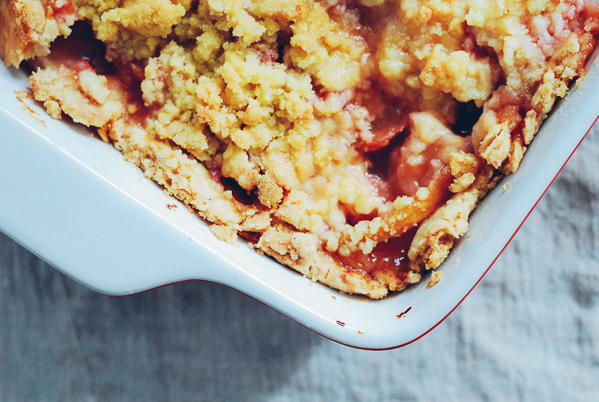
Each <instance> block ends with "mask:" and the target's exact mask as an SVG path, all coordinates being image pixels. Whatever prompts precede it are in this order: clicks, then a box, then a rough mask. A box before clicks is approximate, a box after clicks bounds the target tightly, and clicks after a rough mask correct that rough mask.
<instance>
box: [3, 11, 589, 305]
mask: <svg viewBox="0 0 599 402" xmlns="http://www.w3.org/2000/svg"><path fill="white" fill-rule="evenodd" d="M0 22H1V25H0V41H1V42H0V52H1V53H0V55H1V56H2V58H3V59H4V61H5V62H6V63H7V64H8V65H14V66H19V65H20V64H21V65H23V66H25V68H27V69H28V70H29V71H31V77H30V88H31V90H32V91H33V94H34V97H35V99H36V100H37V101H39V102H41V103H43V105H44V106H45V108H46V109H47V111H48V113H49V114H50V116H52V117H53V118H56V119H60V118H63V117H64V116H65V115H66V116H68V117H69V118H70V119H72V120H73V121H75V122H77V123H81V124H84V125H86V126H89V127H94V128H96V129H97V132H98V134H99V136H100V137H101V138H102V139H103V140H104V141H110V142H112V143H113V144H114V146H115V147H116V148H117V149H118V150H120V151H121V152H122V153H123V154H124V156H125V158H126V159H127V160H128V161H130V162H132V163H134V164H136V165H137V166H139V167H140V168H141V169H143V171H144V172H145V175H146V176H147V177H148V178H150V179H152V180H154V181H155V182H156V183H158V184H159V185H161V186H163V187H164V188H165V189H166V190H167V191H168V192H169V193H170V194H172V195H173V196H174V197H176V198H178V199H180V200H181V201H183V202H185V203H186V204H187V205H188V206H189V207H190V209H191V210H193V211H194V212H195V213H197V214H198V215H199V216H201V217H202V218H204V219H206V220H207V221H208V222H209V223H210V224H211V228H212V232H213V233H214V234H215V235H216V236H217V237H218V238H219V239H222V240H224V241H230V242H234V241H236V239H237V238H238V236H242V237H243V238H245V239H246V240H247V243H248V244H249V246H250V247H252V248H254V249H255V250H256V251H257V252H259V253H262V254H266V255H268V256H271V257H273V258H275V259H276V260H278V261H279V262H281V263H282V264H284V265H287V266H289V267H291V268H293V269H295V270H297V271H299V272H300V273H302V274H303V275H305V276H307V277H309V278H312V279H314V280H317V281H319V282H322V283H324V284H327V285H329V286H331V287H333V288H336V289H339V290H341V291H344V292H349V293H357V294H364V295H367V296H369V297H372V298H381V297H384V296H385V295H387V294H388V292H389V291H399V290H402V289H404V288H405V287H406V286H408V285H409V284H413V283H416V282H418V281H420V279H421V275H422V273H423V272H424V271H425V270H427V269H435V268H437V267H438V266H439V265H440V264H441V263H442V262H443V260H444V259H445V258H446V257H447V255H448V253H449V251H450V249H451V247H452V246H453V243H454V241H455V240H456V239H458V238H459V237H460V236H462V235H463V234H464V233H465V232H466V230H467V228H468V217H469V215H470V213H471V212H472V210H473V209H474V208H475V207H476V205H477V203H478V202H479V201H480V200H481V198H482V197H484V195H485V194H486V193H487V191H488V190H489V189H491V188H492V187H494V185H495V183H496V182H497V180H498V179H499V178H501V177H502V176H503V175H505V174H509V173H511V172H514V171H515V170H516V169H517V168H518V166H519V164H520V161H521V159H522V157H523V155H524V153H525V151H526V147H527V146H528V144H529V143H530V142H531V141H532V139H533V137H534V135H535V133H536V132H537V130H538V128H539V125H540V124H541V122H542V121H543V119H545V117H546V116H547V113H549V112H550V110H551V109H552V107H553V104H554V102H555V100H556V98H557V97H563V96H564V95H565V94H566V92H567V90H568V88H569V86H570V85H571V84H572V83H573V82H574V81H575V80H576V79H578V78H581V77H584V75H585V74H586V70H585V63H586V62H587V59H588V57H589V55H590V54H591V52H592V50H593V46H594V44H595V36H596V35H597V34H599V7H598V6H597V5H596V3H595V2H593V1H592V0H566V1H550V0H528V1H524V0H521V1H515V0H506V1H503V2H491V1H488V2H487V1H473V0H457V1H452V2H441V1H436V0H404V1H402V0H322V1H317V2H313V1H308V0H262V1H258V0H255V1H241V0H199V1H198V0H172V1H171V0H151V1H143V2H142V1H140V0H111V1H108V0H73V1H72V2H71V1H69V0H55V1H40V0H0ZM23 60H26V62H24V63H21V62H22V61H23Z"/></svg>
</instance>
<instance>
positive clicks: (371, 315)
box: [0, 52, 599, 349]
mask: <svg viewBox="0 0 599 402" xmlns="http://www.w3.org/2000/svg"><path fill="white" fill-rule="evenodd" d="M596 53H597V52H595V54H594V58H592V59H591V60H594V59H595V58H596ZM595 64H596V62H593V61H591V62H589V66H591V65H592V68H590V72H589V74H588V76H587V77H586V79H585V80H584V82H583V83H582V85H581V86H580V87H575V88H573V89H572V91H571V92H570V94H569V95H568V97H567V98H566V99H565V100H563V101H562V102H560V103H559V104H558V106H557V107H556V109H555V110H554V112H553V113H552V114H551V115H550V117H549V118H548V119H547V121H546V122H545V123H544V124H543V126H542V128H541V130H540V131H539V133H538V134H537V137H536V138H535V140H534V142H533V143H532V145H531V146H530V148H529V150H528V152H527V153H526V155H525V157H524V160H523V162H522V165H521V167H520V169H519V170H518V171H517V172H516V173H515V174H513V175H511V176H509V177H507V178H506V179H504V181H503V182H501V183H499V185H498V188H496V189H495V190H494V191H492V192H491V193H490V194H489V195H488V196H487V197H486V198H485V199H484V200H483V202H482V204H481V205H480V206H479V207H478V208H477V209H476V211H475V212H474V213H473V215H472V218H471V224H470V229H469V231H468V233H467V234H466V236H464V238H463V239H461V240H460V241H459V242H458V243H457V245H456V247H455V249H454V250H453V251H452V253H451V255H450V257H449V258H448V259H447V260H446V262H445V263H444V264H443V265H442V266H441V267H440V268H439V269H440V270H441V271H443V274H444V275H443V277H442V280H441V282H440V283H439V284H437V286H435V287H433V288H431V289H426V284H427V282H428V280H427V278H426V277H425V278H424V280H423V281H422V282H421V283H420V284H418V285H415V286H412V287H410V288H408V289H407V290H405V291H404V292H401V293H399V294H394V295H391V296H390V297H387V298H386V299H383V300H379V301H371V300H368V299H366V298H362V297H355V296H349V295H345V294H341V293H339V292H336V291H334V290H331V289H329V288H328V287H326V286H323V285H320V284H317V283H313V282H312V281H310V280H308V279H306V278H304V277H302V276H301V275H299V274H297V273H296V272H294V271H292V270H290V269H288V268H286V267H283V266H281V265H279V264H278V263H276V262H274V261H273V260H271V259H269V258H267V257H263V256H260V255H258V254H256V253H255V252H254V251H253V250H251V249H249V248H248V247H247V246H246V245H244V244H241V243H240V245H239V246H238V247H235V246H232V245H229V244H227V243H224V242H221V241H218V240H217V239H216V238H215V237H214V236H213V235H212V234H211V232H210V231H209V230H208V227H207V225H206V224H205V223H204V222H203V221H202V220H201V219H199V218H198V217H197V216H195V215H194V214H192V213H190V212H189V211H188V210H187V209H186V208H185V207H184V206H183V205H182V204H181V203H179V202H178V201H176V200H174V199H173V198H170V197H169V196H167V195H165V194H164V193H163V191H162V189H161V188H159V187H158V186H157V185H155V184H154V183H152V182H150V181H149V180H147V179H146V178H145V177H144V176H143V173H142V172H141V171H140V170H139V169H137V168H136V167H134V166H133V165H131V164H129V163H127V162H125V161H124V160H123V157H122V155H121V154H120V153H119V152H118V151H116V150H115V149H113V148H112V147H111V146H110V145H109V144H106V143H103V142H102V141H100V140H99V139H98V138H97V137H94V136H93V135H92V134H91V132H89V131H87V130H86V129H84V128H82V127H80V126H77V125H74V124H72V123H69V122H68V121H57V120H53V119H51V118H50V117H48V116H47V115H46V113H45V112H44V110H43V109H42V108H41V107H40V105H38V104H37V103H36V102H34V101H32V100H31V99H28V98H26V97H24V95H25V93H24V92H22V91H25V90H26V88H27V77H26V74H25V73H24V72H22V71H19V70H16V69H7V68H6V67H5V66H4V65H3V64H2V63H0V230H2V231H3V232H5V233H6V234H8V235H9V236H11V237H12V238H14V239H15V240H16V241H18V242H19V243H21V244H22V245H24V246H25V247H27V248H28V249H30V250H31V251H33V252H34V253H36V254H37V255H38V256H40V257H41V258H43V259H44V260H46V261H47V262H48V263H50V264H52V265H53V266H55V267H56V268H57V269H59V270H60V271H62V272H63V273H65V274H66V275H68V276H70V277H72V278H73V279H75V280H76V281H78V282H80V283H82V284H84V285H85V286H88V287H90V288H91V289H94V290H96V291H98V292H102V293H105V294H109V295H129V294H133V293H136V292H141V291H144V290H147V289H152V288H155V287H157V286H162V285H166V284H170V283H174V282H180V281H186V280H205V281H210V282H217V283H221V284H224V285H227V286H230V287H232V288H234V289H237V290H239V291H241V292H243V293H245V294H247V295H248V296H250V297H253V298H255V299H257V300H260V301H261V302H263V303H265V304H267V305H268V306H271V307H272V308H274V309H275V310H277V311H279V312H281V313H282V314H284V315H286V316H288V317H289V318H291V319H293V320H295V321H297V322H299V323H301V324H302V325H304V326H306V327H308V328H310V329H312V330H314V331H315V332H317V333H319V334H322V335H323V336H325V337H327V338H330V339H332V340H334V341H337V342H340V343H343V344H346V345H350V346H354V347H359V348H367V349H385V348H393V347H399V346H403V345H406V344H408V343H410V342H413V341H414V340H416V339H418V338H420V337H422V336H423V335H424V334H426V333H427V332H429V331H430V330H431V329H432V328H434V327H435V326H437V325H438V324H439V323H440V322H442V321H443V319H445V318H446V317H447V316H448V315H449V314H450V313H451V312H452V311H453V310H454V309H455V308H456V307H457V306H458V305H459V303H460V302H461V301H462V300H463V299H464V298H465V297H466V296H467V295H468V293H469V292H470V291H471V290H472V289H473V288H474V287H475V286H476V284H477V283H478V282H479V281H480V280H481V279H482V277H483V276H484V275H485V273H486V272H487V270H488V269H489V268H490V267H491V265H492V264H493V262H494V261H495V260H496V259H497V257H498V256H499V254H500V253H501V251H502V250H503V249H504V248H505V246H506V245H507V243H509V241H510V240H511V238H512V237H513V236H514V234H515V233H516V231H517V230H518V228H519V227H520V226H521V224H522V223H523V221H524V220H525V219H526V217H527V216H528V214H529V213H530V211H531V210H532V209H533V208H534V206H535V205H536V203H537V202H538V200H539V199H540V198H541V197H542V195H543V194H544V192H545V191H546V190H547V188H548V187H549V185H550V184H551V182H552V181H553V179H554V178H555V176H556V175H557V174H558V173H559V171H560V169H561V168H562V167H563V166H564V164H565V163H566V162H567V160H568V158H569V157H570V155H571V154H572V153H573V152H574V150H575V149H576V147H577V146H578V145H579V144H580V142H581V141H582V139H583V138H584V136H585V135H586V133H587V132H588V131H589V129H590V127H591V126H592V124H593V123H594V121H595V120H596V119H597V116H598V115H599V66H595ZM506 181H508V182H509V183H510V186H509V189H508V190H507V191H503V190H502V188H501V187H502V185H503V184H504V182H506Z"/></svg>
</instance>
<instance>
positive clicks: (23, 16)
mask: <svg viewBox="0 0 599 402" xmlns="http://www.w3.org/2000/svg"><path fill="white" fill-rule="evenodd" d="M53 17H54V11H53V10H52V8H51V7H50V6H45V5H44V3H43V2H41V1H39V0H0V58H2V59H3V60H4V62H5V63H6V65H8V66H15V67H18V66H19V64H21V62H22V61H23V60H26V59H30V58H32V57H36V56H45V55H47V54H48V53H50V44H51V43H52V41H54V39H56V38H57V37H58V36H59V35H65V36H66V35H68V34H69V33H70V29H69V27H70V26H71V25H73V23H74V22H75V21H76V20H77V19H78V18H79V16H78V15H77V13H76V12H74V13H72V15H69V16H67V17H66V18H64V20H63V19H62V18H61V19H60V20H59V21H57V20H55V19H54V18H53Z"/></svg>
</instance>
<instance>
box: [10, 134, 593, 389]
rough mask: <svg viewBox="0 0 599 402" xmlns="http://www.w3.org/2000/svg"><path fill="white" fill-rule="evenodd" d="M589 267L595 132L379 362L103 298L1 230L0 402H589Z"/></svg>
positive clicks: (189, 301) (260, 329)
mask: <svg viewBox="0 0 599 402" xmlns="http://www.w3.org/2000/svg"><path fill="white" fill-rule="evenodd" d="M598 258H599V130H598V129H595V130H594V131H593V132H592V133H591V134H590V135H589V136H588V138H587V139H586V140H585V141H584V142H583V144H582V146H581V147H580V149H579V151H578V152H577V153H576V154H575V156H574V157H573V158H572V160H571V161H570V163H569V164H568V166H567V167H566V168H565V169H564V171H563V172H562V174H561V175H560V176H559V178H558V179H557V181H556V182H555V183H554V185H553V186H552V188H551V189H550V190H549V192H548V193H547V194H546V196H545V197H544V199H543V200H542V201H541V203H540V204H539V205H538V207H537V208H536V210H535V211H534V212H533V213H532V215H531V216H530V217H529V219H528V221H527V222H526V223H525V225H524V226H523V227H522V229H521V230H520V232H519V234H518V235H517V236H516V238H515V239H514V240H513V241H512V243H511V245H510V246H509V247H508V248H507V250H506V251H505V252H504V253H503V256H502V257H501V258H500V259H499V261H498V262H497V263H496V264H495V266H494V267H493V268H492V269H491V271H490V272H489V273H488V274H487V276H486V277H485V279H484V280H483V281H482V282H481V284H480V285H479V286H478V287H477V289H475V291H473V292H472V294H471V295H470V296H469V297H468V298H467V299H466V301H465V302H464V303H463V304H462V305H461V306H460V307H459V308H458V309H457V310H456V311H455V312H454V313H453V315H452V316H450V317H449V318H448V319H447V320H446V321H445V322H444V323H443V324H441V325H439V326H438V327H437V328H436V329H435V330H434V331H432V332H431V333H430V334H428V335H427V336H426V337H424V338H423V339H421V340H419V341H417V342H416V343H413V344H411V345H409V346H407V347H404V348H402V349H397V350H392V351H385V352H370V351H361V350H354V349H351V348H348V347H344V346H341V345H338V344H335V343H333V342H331V341H328V340H326V339H324V338H321V337H320V336H318V335H316V334H314V333H312V332H311V331H309V330H307V329H305V328H303V327H302V326H300V325H298V324H296V323H294V322H292V321H290V320H289V319H287V318H285V317H283V316H281V315H279V314H278V313H276V312H274V311H272V310H270V309H269V308H267V307H265V306H263V305H261V304H260V303H258V302H256V301H254V300H251V299H249V298H248V297H245V296H244V295H242V294H239V293H237V292H236V291H233V290H230V289H227V288H224V287H222V286H219V285H214V284H209V283H199V282H196V283H182V284H178V285H174V286H169V287H165V288H161V289H157V290H153V291H150V292H146V293H143V294H139V295H135V296H130V297H124V298H114V297H108V296H103V295H100V294H97V293H94V292H92V291H90V290H88V289H86V288H84V287H82V286H81V285H79V284H77V283H75V282H73V281H72V280H70V279H68V278H66V277H64V276H63V275H61V274H59V273H58V272H57V271H55V270H54V269H53V268H52V267H50V266H48V265H47V264H45V263H44V262H42V261H41V260H39V259H38V258H36V257H35V256H33V255H32V254H31V253H29V252H28V251H26V250H24V249H23V248H22V247H20V246H19V245H18V244H16V243H15V242H13V241H12V240H11V239H9V238H8V237H6V236H5V235H3V234H1V233H0V400H4V401H5V400H8V401H12V400H15V401H23V400H50V401H53V400H57V401H58V400H60V401H62V400H89V401H96V400H98V401H101V400H174V401H178V400H181V401H185V400H189V401H194V400H206V401H213V400H267V401H319V400H320V401H329V400H348V401H352V400H355V401H371V400H385V401H386V400H481V399H491V400H580V401H590V400H598V398H599V304H598V303H597V302H598V300H599V261H598Z"/></svg>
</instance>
